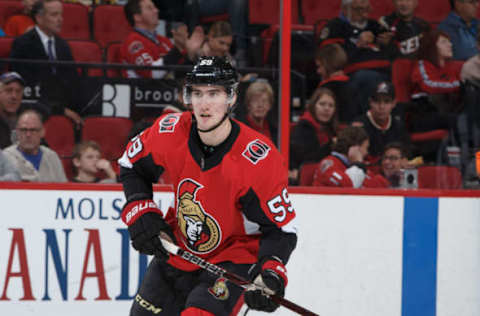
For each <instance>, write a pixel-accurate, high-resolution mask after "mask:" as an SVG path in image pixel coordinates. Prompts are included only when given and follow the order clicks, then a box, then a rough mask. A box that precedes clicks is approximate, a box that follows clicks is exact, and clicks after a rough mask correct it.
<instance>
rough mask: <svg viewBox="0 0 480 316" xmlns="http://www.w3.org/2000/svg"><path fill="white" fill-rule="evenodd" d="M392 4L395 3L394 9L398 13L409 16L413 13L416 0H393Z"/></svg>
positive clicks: (416, 3)
mask: <svg viewBox="0 0 480 316" xmlns="http://www.w3.org/2000/svg"><path fill="white" fill-rule="evenodd" d="M393 4H394V5H395V11H396V12H397V14H398V15H400V16H401V17H404V18H409V17H412V16H413V15H414V12H415V9H416V8H417V5H418V0H394V1H393Z"/></svg>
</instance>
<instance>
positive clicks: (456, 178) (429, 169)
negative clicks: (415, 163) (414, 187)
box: [418, 166, 463, 189]
mask: <svg viewBox="0 0 480 316" xmlns="http://www.w3.org/2000/svg"><path fill="white" fill-rule="evenodd" d="M462 185H463V184H462V173H461V172H460V170H458V168H456V167H452V166H420V167H418V187H419V188H421V189H461V188H462Z"/></svg>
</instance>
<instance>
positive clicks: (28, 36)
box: [10, 0, 82, 124]
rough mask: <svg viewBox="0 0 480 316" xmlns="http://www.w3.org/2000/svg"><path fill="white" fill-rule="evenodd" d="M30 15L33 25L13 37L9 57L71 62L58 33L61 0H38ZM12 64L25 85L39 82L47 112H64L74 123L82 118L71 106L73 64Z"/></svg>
mask: <svg viewBox="0 0 480 316" xmlns="http://www.w3.org/2000/svg"><path fill="white" fill-rule="evenodd" d="M32 16H33V18H34V20H35V27H34V28H33V29H32V30H30V31H28V32H27V33H25V34H23V35H22V36H20V37H17V38H16V39H15V41H14V42H13V44H12V49H11V52H10V58H16V59H29V60H45V61H47V60H50V61H71V62H73V61H74V60H73V57H72V52H71V50H70V47H69V45H68V43H67V42H66V41H65V40H64V39H62V38H61V37H60V36H58V33H59V32H60V30H61V29H62V23H63V5H62V2H61V1H60V0H39V1H38V2H36V3H35V4H34V6H33V8H32ZM13 68H14V69H15V70H16V71H17V72H19V73H20V74H21V75H22V76H23V78H24V79H25V81H26V82H27V84H28V85H40V93H41V99H42V103H45V104H47V105H48V112H49V113H47V114H64V115H66V116H68V117H70V118H71V119H72V120H73V121H74V122H75V123H76V124H81V123H82V118H81V117H80V115H79V114H78V113H77V112H76V111H75V110H74V109H75V107H76V106H77V104H76V102H75V99H74V98H73V88H74V87H75V86H76V83H75V81H76V77H77V73H76V69H75V67H71V66H70V67H69V66H65V65H64V66H62V65H58V64H57V65H56V64H49V63H48V64H31V63H30V64H29V63H16V64H14V65H13Z"/></svg>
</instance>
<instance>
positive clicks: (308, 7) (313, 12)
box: [302, 0, 342, 25]
mask: <svg viewBox="0 0 480 316" xmlns="http://www.w3.org/2000/svg"><path fill="white" fill-rule="evenodd" d="M341 2H342V1H341V0H330V1H318V0H302V15H303V17H304V19H305V21H304V24H309V25H314V24H316V23H317V22H318V21H327V20H330V19H333V18H335V17H337V16H338V14H339V13H340V4H341Z"/></svg>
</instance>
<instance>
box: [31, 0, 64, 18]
mask: <svg viewBox="0 0 480 316" xmlns="http://www.w3.org/2000/svg"><path fill="white" fill-rule="evenodd" d="M55 1H60V2H62V0H37V2H35V3H34V4H33V6H32V10H31V11H30V17H31V18H32V19H33V20H34V21H35V23H37V19H36V18H35V17H36V16H37V15H42V14H44V13H45V3H49V2H55Z"/></svg>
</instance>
